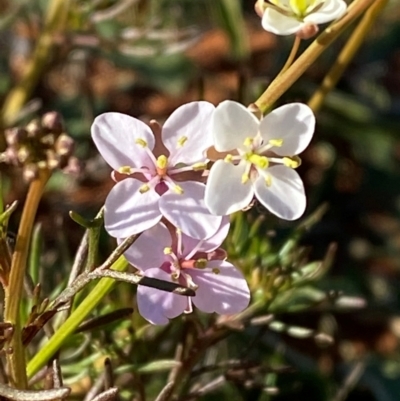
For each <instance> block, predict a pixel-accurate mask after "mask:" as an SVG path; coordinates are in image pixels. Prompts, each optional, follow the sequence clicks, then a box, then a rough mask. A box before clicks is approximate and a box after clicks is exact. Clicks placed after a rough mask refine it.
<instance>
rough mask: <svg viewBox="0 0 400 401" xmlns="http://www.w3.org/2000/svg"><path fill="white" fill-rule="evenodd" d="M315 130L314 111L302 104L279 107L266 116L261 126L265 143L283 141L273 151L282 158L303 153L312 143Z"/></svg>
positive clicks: (261, 133)
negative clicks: (274, 140) (276, 140)
mask: <svg viewBox="0 0 400 401" xmlns="http://www.w3.org/2000/svg"><path fill="white" fill-rule="evenodd" d="M314 129H315V116H314V113H313V112H312V110H311V109H310V108H309V107H308V106H307V105H305V104H302V103H290V104H286V105H284V106H281V107H278V108H277V109H275V110H274V111H272V112H271V113H269V114H268V115H266V116H265V117H264V118H263V120H262V121H261V124H260V135H261V136H262V138H263V139H264V141H265V142H268V141H269V140H270V139H283V144H282V146H280V147H276V146H275V147H273V148H272V149H271V150H272V151H273V152H274V153H276V154H277V155H280V156H293V155H297V154H299V153H301V152H302V151H303V150H304V149H305V148H306V147H307V146H308V145H309V143H310V141H311V139H312V137H313V134H314Z"/></svg>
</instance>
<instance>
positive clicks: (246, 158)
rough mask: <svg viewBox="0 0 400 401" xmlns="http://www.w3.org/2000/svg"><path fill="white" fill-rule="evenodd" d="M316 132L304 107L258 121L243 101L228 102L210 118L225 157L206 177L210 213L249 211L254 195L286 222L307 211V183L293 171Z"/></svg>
mask: <svg viewBox="0 0 400 401" xmlns="http://www.w3.org/2000/svg"><path fill="white" fill-rule="evenodd" d="M314 128H315V117H314V114H313V112H312V110H311V109H310V108H309V107H308V106H306V105H304V104H301V103H291V104H287V105H285V106H281V107H279V108H278V109H275V110H273V111H272V112H271V113H269V114H267V115H266V116H265V117H264V118H263V119H261V120H259V119H258V118H257V117H255V115H254V114H253V113H251V112H250V111H249V110H248V109H246V108H245V107H244V106H242V105H241V104H239V103H236V102H233V101H230V100H226V101H224V102H222V103H220V104H219V105H218V106H217V108H216V109H215V112H214V115H213V120H212V132H213V136H214V147H215V150H216V151H218V152H223V153H224V154H225V157H224V159H220V160H217V161H216V162H215V163H214V165H213V166H212V167H211V170H210V174H209V176H208V181H207V186H206V193H205V202H206V205H207V207H208V208H209V210H210V212H211V213H214V214H216V215H227V214H230V213H233V212H236V211H238V210H241V209H244V208H246V207H247V206H248V205H249V204H250V203H251V201H252V199H253V197H254V196H256V198H257V199H258V200H259V201H260V203H261V204H262V205H263V206H265V207H266V208H267V209H269V210H270V211H271V212H272V213H273V214H275V215H277V216H278V217H280V218H282V219H285V220H295V219H297V218H299V217H300V216H301V215H302V214H303V213H304V210H305V207H306V196H305V192H304V186H303V182H302V180H301V178H300V176H299V175H298V174H297V172H296V171H295V170H294V169H295V168H296V167H298V166H299V165H300V158H299V157H298V156H297V154H299V153H301V152H302V151H303V150H304V149H305V148H306V147H307V146H308V144H309V143H310V141H311V138H312V136H313V133H314Z"/></svg>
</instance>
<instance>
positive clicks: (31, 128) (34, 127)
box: [25, 120, 42, 138]
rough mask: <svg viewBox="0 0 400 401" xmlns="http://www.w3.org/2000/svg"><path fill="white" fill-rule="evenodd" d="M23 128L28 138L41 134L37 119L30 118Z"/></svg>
mask: <svg viewBox="0 0 400 401" xmlns="http://www.w3.org/2000/svg"><path fill="white" fill-rule="evenodd" d="M25 129H26V131H27V133H28V137H29V138H39V137H40V136H41V135H42V127H41V125H40V122H39V121H38V120H32V121H31V122H30V123H29V124H28V125H27V126H26V127H25Z"/></svg>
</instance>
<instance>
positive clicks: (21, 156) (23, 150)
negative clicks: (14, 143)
mask: <svg viewBox="0 0 400 401" xmlns="http://www.w3.org/2000/svg"><path fill="white" fill-rule="evenodd" d="M29 156H30V152H29V150H28V148H27V147H26V146H22V147H20V148H19V149H18V150H17V159H18V161H19V162H20V163H22V164H23V163H25V162H26V161H27V160H28V158H29Z"/></svg>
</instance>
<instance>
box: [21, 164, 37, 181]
mask: <svg viewBox="0 0 400 401" xmlns="http://www.w3.org/2000/svg"><path fill="white" fill-rule="evenodd" d="M38 173H39V168H38V166H37V165H36V164H33V163H32V164H28V165H27V166H25V167H24V170H23V173H22V176H23V178H24V181H25V182H27V183H29V182H32V181H33V180H34V179H36V178H37V177H38Z"/></svg>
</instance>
